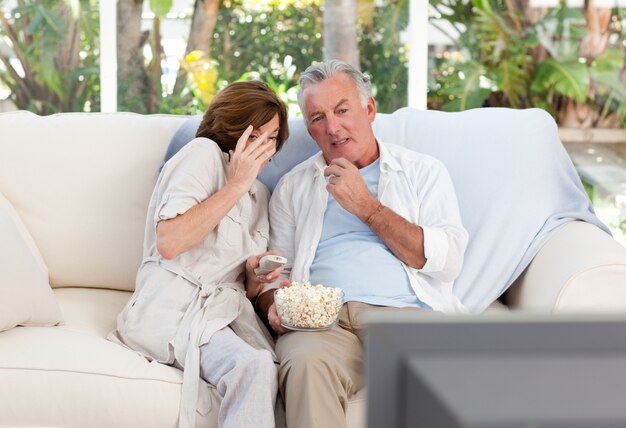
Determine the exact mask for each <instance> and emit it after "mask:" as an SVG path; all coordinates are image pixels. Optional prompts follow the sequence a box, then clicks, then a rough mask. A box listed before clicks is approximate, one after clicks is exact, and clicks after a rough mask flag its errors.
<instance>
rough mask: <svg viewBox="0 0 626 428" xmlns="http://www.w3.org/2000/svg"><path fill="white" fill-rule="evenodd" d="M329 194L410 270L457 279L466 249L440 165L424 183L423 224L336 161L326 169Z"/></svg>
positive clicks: (344, 163) (346, 164)
mask: <svg viewBox="0 0 626 428" xmlns="http://www.w3.org/2000/svg"><path fill="white" fill-rule="evenodd" d="M325 175H331V178H330V181H329V184H328V186H327V189H328V191H329V192H330V193H332V194H333V196H334V197H335V199H336V200H337V202H339V204H341V206H342V207H343V208H344V209H346V210H347V211H349V212H351V213H353V214H354V215H356V216H357V217H359V218H360V219H361V220H362V221H364V222H365V223H366V224H367V225H368V226H369V227H370V228H371V229H372V231H373V232H374V233H376V234H377V235H378V236H379V237H380V239H382V240H383V242H385V244H386V245H387V247H389V249H390V250H391V251H392V252H393V254H394V255H395V256H396V257H397V258H398V259H400V260H401V261H402V262H404V263H405V264H406V265H408V266H409V267H412V268H415V269H420V270H421V272H422V273H423V274H425V275H429V276H432V277H434V278H437V279H440V280H442V281H446V282H447V281H452V280H454V279H455V278H456V276H458V274H459V272H460V270H461V266H462V263H463V254H464V252H465V247H466V245H467V232H466V231H465V229H464V228H463V227H462V225H461V218H460V214H459V208H458V203H457V201H456V194H455V192H454V186H453V185H452V180H451V179H450V176H449V175H448V173H447V171H446V170H445V168H444V167H443V165H440V164H434V165H433V169H432V171H431V173H430V176H429V177H428V180H427V181H426V182H424V183H420V190H421V191H422V192H423V193H422V195H420V196H421V198H420V225H417V224H413V223H411V222H410V221H409V220H407V219H405V218H404V217H402V216H400V215H398V214H397V213H395V212H393V211H392V210H391V209H389V208H388V207H384V206H382V204H380V202H379V201H378V200H376V199H375V198H374V197H373V196H372V195H371V193H369V190H368V189H367V186H366V185H365V183H364V182H363V179H362V178H361V175H360V173H359V171H358V169H357V168H356V167H355V166H354V165H352V163H350V162H349V161H347V160H345V159H335V160H333V161H332V162H331V164H330V166H329V167H328V168H327V169H326V172H325Z"/></svg>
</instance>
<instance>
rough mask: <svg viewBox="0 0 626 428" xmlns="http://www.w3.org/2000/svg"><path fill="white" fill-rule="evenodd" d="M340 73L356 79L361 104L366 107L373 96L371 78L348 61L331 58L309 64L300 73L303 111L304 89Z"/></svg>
mask: <svg viewBox="0 0 626 428" xmlns="http://www.w3.org/2000/svg"><path fill="white" fill-rule="evenodd" d="M339 73H345V74H347V75H348V76H349V77H350V78H351V79H352V80H353V81H354V84H355V85H356V88H357V90H358V91H359V97H360V98H361V106H363V107H365V106H366V105H367V100H368V98H369V97H371V96H372V83H371V81H370V78H369V77H368V76H366V75H365V74H363V73H361V72H360V71H359V70H357V69H356V68H354V67H352V66H351V65H350V64H348V63H346V62H343V61H340V60H338V59H331V60H328V61H324V62H319V63H317V64H314V65H311V66H309V67H308V68H307V69H306V70H304V73H302V74H301V75H300V80H299V81H298V84H299V85H300V89H299V90H298V105H299V106H300V111H302V113H304V106H303V105H302V102H303V99H302V94H303V93H304V90H305V89H306V88H307V87H308V86H310V85H315V84H318V83H322V82H323V81H324V80H328V79H330V78H331V77H333V76H334V75H336V74H339Z"/></svg>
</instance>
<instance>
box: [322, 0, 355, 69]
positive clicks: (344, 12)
mask: <svg viewBox="0 0 626 428" xmlns="http://www.w3.org/2000/svg"><path fill="white" fill-rule="evenodd" d="M356 12H357V0H325V1H324V59H325V60H329V59H339V60H342V61H344V62H347V63H348V64H350V65H352V66H353V67H355V68H356V69H357V70H358V69H360V68H361V67H360V61H359V45H358V43H357V39H356Z"/></svg>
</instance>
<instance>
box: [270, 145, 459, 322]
mask: <svg viewBox="0 0 626 428" xmlns="http://www.w3.org/2000/svg"><path fill="white" fill-rule="evenodd" d="M378 146H379V153H380V179H379V184H378V198H379V200H380V202H381V203H382V204H383V205H385V206H386V207H388V208H389V209H391V210H393V211H394V212H395V213H396V214H398V215H400V216H402V217H404V218H405V219H406V220H408V221H409V222H411V223H413V224H416V225H418V226H421V227H422V229H423V231H424V251H425V256H426V259H427V261H426V264H425V265H424V267H423V268H422V269H415V268H412V267H409V266H407V265H406V264H405V263H402V265H403V267H404V269H405V270H406V272H407V276H408V278H409V281H410V283H411V287H412V289H413V291H414V292H415V295H416V296H417V298H418V299H419V300H421V301H422V302H424V303H426V304H427V305H429V306H430V307H431V308H432V309H433V310H436V311H442V312H449V313H454V312H465V310H464V308H463V305H462V304H461V303H460V301H459V300H458V298H457V297H456V296H455V295H454V293H453V290H452V286H453V281H454V279H455V278H456V277H457V276H458V274H459V273H460V271H461V267H462V265H463V255H464V252H465V247H466V246H467V241H468V235H467V231H466V230H465V229H464V228H463V226H462V223H461V216H460V213H459V207H458V202H457V198H456V193H455V191H454V186H453V184H452V180H451V179H450V176H449V174H448V171H447V170H446V168H445V167H444V165H443V164H442V163H441V162H439V161H438V160H436V159H435V158H433V157H430V156H428V155H424V154H421V153H417V152H414V151H412V150H408V149H405V148H403V147H400V146H396V145H393V144H386V143H378ZM326 166H327V165H326V161H325V160H324V157H323V155H322V154H321V153H319V154H317V155H315V156H313V157H311V158H309V159H307V160H306V161H304V162H302V163H301V164H299V165H297V166H296V167H294V169H293V170H291V171H290V172H289V173H287V174H285V176H284V177H283V178H282V179H281V180H280V181H279V183H278V185H277V186H276V189H275V190H274V193H273V194H272V198H271V200H270V249H272V250H276V251H278V252H279V253H280V254H281V255H282V256H284V257H286V258H287V260H288V262H287V265H286V266H285V268H284V270H283V275H282V278H281V279H285V278H289V279H291V280H292V281H298V282H306V281H308V280H309V276H310V267H311V264H312V262H313V259H314V258H315V252H316V249H317V245H318V243H319V241H320V236H321V234H322V226H323V222H324V212H325V210H326V204H327V201H328V191H327V190H326V184H327V183H326V180H325V178H324V169H325V168H326ZM369 262H371V263H375V262H376V261H375V260H372V261H369ZM279 283H280V282H279V281H277V282H275V283H274V285H273V286H276V284H279Z"/></svg>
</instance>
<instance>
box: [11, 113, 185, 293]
mask: <svg viewBox="0 0 626 428" xmlns="http://www.w3.org/2000/svg"><path fill="white" fill-rule="evenodd" d="M184 120H185V118H184V117H181V116H171V115H141V114H134V113H66V114H56V115H52V116H37V115H35V114H33V113H30V112H25V111H17V112H10V113H3V114H1V115H0V129H2V138H0V153H2V155H1V156H0V192H2V193H3V194H4V195H5V197H6V198H7V199H8V200H9V201H10V202H11V204H12V205H13V206H14V207H15V209H16V211H17V212H18V213H19V215H20V217H21V218H22V220H23V221H24V224H25V225H26V227H28V230H29V232H30V233H31V235H32V236H33V238H34V240H35V242H36V243H37V246H38V248H39V250H40V251H41V254H42V256H43V258H44V260H45V261H46V265H47V266H48V269H49V272H50V274H49V281H50V285H51V286H52V287H53V288H54V287H72V286H77V287H97V288H111V289H121V290H132V289H133V288H134V283H135V275H136V274H137V268H138V266H139V263H140V262H141V255H142V254H141V253H142V242H143V234H144V226H145V222H146V213H147V210H148V202H149V200H150V194H151V193H152V189H153V187H154V184H155V182H156V179H157V176H158V172H159V167H160V165H161V162H162V160H163V154H164V153H165V149H166V147H167V144H168V142H169V140H170V138H171V137H172V135H173V134H174V132H175V131H176V129H177V128H178V126H179V125H180V123H182V122H183V121H184Z"/></svg>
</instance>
